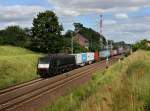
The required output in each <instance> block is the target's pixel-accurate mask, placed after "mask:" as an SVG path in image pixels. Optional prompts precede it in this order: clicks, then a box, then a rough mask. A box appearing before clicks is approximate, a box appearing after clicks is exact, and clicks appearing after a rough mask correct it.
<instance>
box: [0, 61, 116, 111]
mask: <svg viewBox="0 0 150 111" xmlns="http://www.w3.org/2000/svg"><path fill="white" fill-rule="evenodd" d="M115 60H116V59H115ZM112 62H113V59H112V60H111V61H110V63H112ZM104 64H105V61H103V62H102V63H101V64H100V63H95V64H92V65H89V66H85V67H83V68H82V70H81V69H76V70H73V71H71V72H67V73H64V74H62V75H59V76H56V77H53V78H49V79H37V80H34V81H30V82H27V83H24V84H21V85H18V86H14V87H10V88H8V89H4V90H1V91H0V111H7V110H11V111H16V109H17V108H18V107H20V106H23V105H24V104H26V103H28V102H32V101H34V100H36V99H38V98H40V97H42V96H44V95H46V94H50V93H52V92H55V91H57V90H58V89H59V88H61V87H64V86H65V85H67V84H71V83H72V82H73V81H75V80H77V79H80V78H83V77H84V76H87V75H89V74H91V73H92V72H94V71H96V70H97V69H99V68H103V69H104V68H105V67H106V65H104ZM18 111H19V110H18Z"/></svg>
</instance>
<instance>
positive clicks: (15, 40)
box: [0, 26, 27, 47]
mask: <svg viewBox="0 0 150 111" xmlns="http://www.w3.org/2000/svg"><path fill="white" fill-rule="evenodd" d="M26 43H27V34H26V32H25V30H24V29H22V28H20V27H19V26H8V27H7V28H6V29H5V30H1V31H0V44H2V45H14V46H21V47H26Z"/></svg>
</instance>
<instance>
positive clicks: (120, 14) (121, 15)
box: [115, 13, 128, 19]
mask: <svg viewBox="0 0 150 111" xmlns="http://www.w3.org/2000/svg"><path fill="white" fill-rule="evenodd" d="M115 17H116V18H117V19H128V15H127V14H126V13H117V14H116V15H115Z"/></svg>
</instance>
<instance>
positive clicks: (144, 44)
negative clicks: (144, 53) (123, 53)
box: [132, 39, 150, 51]
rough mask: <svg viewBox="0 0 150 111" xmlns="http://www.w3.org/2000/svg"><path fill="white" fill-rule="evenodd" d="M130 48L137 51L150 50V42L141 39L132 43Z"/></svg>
mask: <svg viewBox="0 0 150 111" xmlns="http://www.w3.org/2000/svg"><path fill="white" fill-rule="evenodd" d="M132 49H133V51H137V50H139V49H142V50H150V42H149V41H148V40H146V39H144V40H141V41H139V42H137V43H135V44H133V45H132Z"/></svg>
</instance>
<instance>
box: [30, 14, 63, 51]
mask: <svg viewBox="0 0 150 111" xmlns="http://www.w3.org/2000/svg"><path fill="white" fill-rule="evenodd" d="M62 30H63V27H62V25H59V22H58V18H57V16H56V15H55V13H54V12H52V11H45V12H42V13H39V14H38V15H37V18H34V20H33V27H32V33H33V36H32V39H31V49H32V50H35V51H39V52H46V53H47V52H50V53H58V52H59V51H60V50H61V48H62V45H63V44H62V36H61V31H62Z"/></svg>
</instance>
